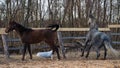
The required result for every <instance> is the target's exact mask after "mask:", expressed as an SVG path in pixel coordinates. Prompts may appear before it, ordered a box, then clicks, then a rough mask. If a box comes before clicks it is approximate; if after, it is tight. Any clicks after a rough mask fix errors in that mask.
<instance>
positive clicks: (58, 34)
mask: <svg viewBox="0 0 120 68" xmlns="http://www.w3.org/2000/svg"><path fill="white" fill-rule="evenodd" d="M57 36H58V42H59V45H60V49H61V51H62V55H63V58H66V56H65V48H64V44H63V41H62V34H61V32H59V31H58V32H57Z"/></svg>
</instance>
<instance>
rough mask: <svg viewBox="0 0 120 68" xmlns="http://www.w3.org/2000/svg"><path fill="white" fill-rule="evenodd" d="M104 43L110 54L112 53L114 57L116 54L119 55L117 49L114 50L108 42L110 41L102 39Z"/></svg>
mask: <svg viewBox="0 0 120 68" xmlns="http://www.w3.org/2000/svg"><path fill="white" fill-rule="evenodd" d="M104 44H105V47H106V49H107V50H108V51H109V52H112V54H114V55H115V57H118V56H119V53H118V51H116V50H115V49H114V48H113V47H112V45H111V44H110V42H108V41H104Z"/></svg>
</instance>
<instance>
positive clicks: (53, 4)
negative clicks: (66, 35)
mask: <svg viewBox="0 0 120 68" xmlns="http://www.w3.org/2000/svg"><path fill="white" fill-rule="evenodd" d="M90 10H92V13H93V15H94V16H95V17H96V18H97V21H98V24H99V25H100V26H106V25H107V24H111V23H120V0H1V1H0V24H1V25H0V27H5V26H6V25H7V23H8V22H9V20H10V19H11V17H13V18H14V20H15V21H17V22H19V23H21V24H23V25H25V26H27V27H45V26H46V25H48V24H51V23H58V24H60V25H61V27H84V26H87V24H86V21H87V19H88V15H89V12H90Z"/></svg>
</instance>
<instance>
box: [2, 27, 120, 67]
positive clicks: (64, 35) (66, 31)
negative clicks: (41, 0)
mask: <svg viewBox="0 0 120 68" xmlns="http://www.w3.org/2000/svg"><path fill="white" fill-rule="evenodd" d="M119 27H120V26H117V27H116V25H109V26H108V27H107V28H99V30H100V31H103V32H106V33H107V34H110V35H111V37H112V41H113V47H114V48H115V49H117V51H119V52H120V50H119V47H120V46H119V43H120V42H119V35H120V34H119V33H118V32H117V31H118V30H119ZM34 29H35V28H34ZM42 29H43V28H42ZM88 30H89V28H60V29H59V30H58V34H57V35H58V42H57V45H60V48H59V50H60V55H61V57H62V59H61V60H57V57H56V54H55V55H54V59H52V60H51V59H50V58H38V57H37V56H36V53H37V52H38V51H46V50H49V47H48V46H47V44H45V43H44V42H42V43H40V44H34V45H32V52H33V53H34V55H33V59H32V60H29V59H26V60H25V61H21V59H20V58H21V57H22V56H21V53H22V44H21V42H20V40H19V38H18V37H17V36H13V37H10V35H9V34H6V33H5V32H4V28H2V29H0V34H1V36H2V39H1V43H2V42H3V44H1V46H2V47H1V50H2V51H1V54H0V67H1V68H16V67H17V68H96V67H97V68H120V57H118V58H116V57H114V56H112V55H111V54H110V53H108V56H107V60H102V59H103V58H102V57H103V51H102V50H101V53H102V54H101V55H102V56H101V57H100V59H99V60H96V59H95V57H96V53H95V51H94V49H93V50H91V51H92V52H91V53H90V57H89V58H88V59H86V58H84V57H80V55H81V51H80V46H79V44H76V43H77V42H82V43H84V39H85V35H86V33H87V31H88ZM76 34H77V35H76ZM14 35H15V33H14ZM114 36H115V37H114ZM6 40H7V44H6V43H5V41H6ZM11 45H12V46H11ZM3 46H4V47H3ZM6 51H8V53H7V52H6ZM10 52H11V53H10ZM17 52H18V53H17ZM85 54H86V53H85ZM64 55H65V56H66V59H65V58H64ZM5 57H6V58H5ZM27 57H29V56H28V55H27V56H26V58H27Z"/></svg>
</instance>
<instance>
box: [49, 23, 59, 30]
mask: <svg viewBox="0 0 120 68" xmlns="http://www.w3.org/2000/svg"><path fill="white" fill-rule="evenodd" d="M48 27H50V29H51V30H52V31H54V32H56V31H57V30H58V29H59V25H58V24H52V25H49V26H48ZM53 28H54V29H53Z"/></svg>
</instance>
